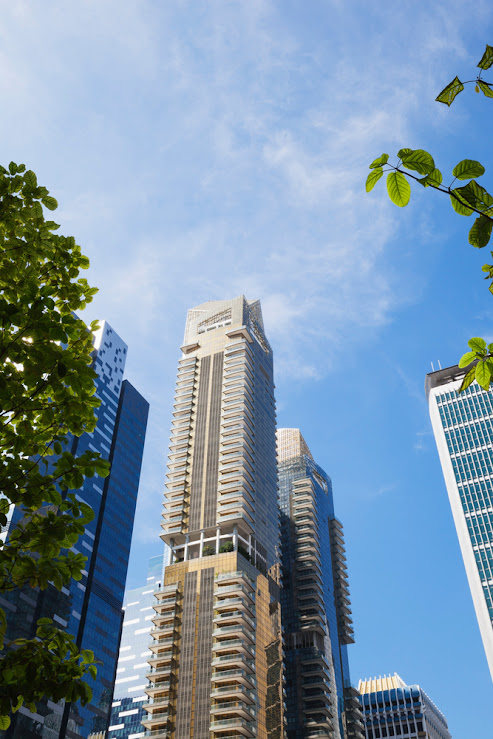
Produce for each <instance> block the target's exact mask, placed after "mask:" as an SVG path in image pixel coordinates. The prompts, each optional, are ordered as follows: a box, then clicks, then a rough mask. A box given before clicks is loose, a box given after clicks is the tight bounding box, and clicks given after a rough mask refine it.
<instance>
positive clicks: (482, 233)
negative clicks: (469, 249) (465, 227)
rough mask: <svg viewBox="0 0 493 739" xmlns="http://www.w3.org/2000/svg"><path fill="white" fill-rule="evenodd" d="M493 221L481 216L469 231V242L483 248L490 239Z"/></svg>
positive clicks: (477, 247)
mask: <svg viewBox="0 0 493 739" xmlns="http://www.w3.org/2000/svg"><path fill="white" fill-rule="evenodd" d="M492 227H493V222H492V221H490V219H489V218H486V216H483V215H481V216H479V217H478V218H476V220H475V221H474V223H473V225H472V228H471V230H470V231H469V243H470V244H472V246H475V247H476V249H482V248H483V247H484V246H486V244H487V243H488V242H489V240H490V236H491V229H492Z"/></svg>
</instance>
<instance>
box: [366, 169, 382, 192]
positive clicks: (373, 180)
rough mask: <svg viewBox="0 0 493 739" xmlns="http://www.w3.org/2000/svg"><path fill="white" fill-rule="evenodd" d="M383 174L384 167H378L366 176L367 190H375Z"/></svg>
mask: <svg viewBox="0 0 493 739" xmlns="http://www.w3.org/2000/svg"><path fill="white" fill-rule="evenodd" d="M382 175H383V169H382V168H381V167H379V168H378V169H373V170H372V171H371V172H370V174H369V175H368V177H367V178H366V192H370V190H373V188H374V187H375V185H376V184H377V182H378V180H379V179H380V177H382Z"/></svg>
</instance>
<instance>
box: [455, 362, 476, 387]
mask: <svg viewBox="0 0 493 739" xmlns="http://www.w3.org/2000/svg"><path fill="white" fill-rule="evenodd" d="M475 377H476V367H471V369H470V370H469V372H468V373H467V374H466V376H465V377H464V379H463V380H462V384H461V386H460V388H459V392H460V393H461V392H462V391H463V390H465V389H466V388H468V387H469V385H470V384H471V383H472V382H474V379H475Z"/></svg>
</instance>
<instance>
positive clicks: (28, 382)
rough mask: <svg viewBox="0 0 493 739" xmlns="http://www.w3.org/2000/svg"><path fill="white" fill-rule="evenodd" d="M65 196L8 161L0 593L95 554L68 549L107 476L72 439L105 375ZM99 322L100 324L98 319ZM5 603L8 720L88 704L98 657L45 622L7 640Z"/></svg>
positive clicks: (61, 576)
mask: <svg viewBox="0 0 493 739" xmlns="http://www.w3.org/2000/svg"><path fill="white" fill-rule="evenodd" d="M44 208H46V209H47V210H49V211H52V210H55V209H56V208H57V201H56V200H55V198H53V197H51V196H50V195H49V192H48V190H47V189H46V188H45V187H40V186H39V185H38V183H37V178H36V175H35V174H34V172H32V171H30V170H28V171H26V168H25V166H24V165H23V164H21V165H16V164H15V163H13V162H11V163H10V165H9V167H8V169H5V168H4V167H0V360H1V361H0V490H1V497H0V523H1V526H2V527H3V528H4V529H5V527H6V526H7V524H8V521H9V514H10V513H11V512H12V510H13V508H14V506H17V507H18V510H21V511H22V517H21V520H20V521H19V522H18V524H17V526H16V527H15V528H14V530H13V531H11V533H10V534H9V537H8V539H7V541H6V542H3V543H2V542H0V593H2V592H6V591H9V590H11V589H13V588H20V587H24V586H29V587H33V588H34V587H38V588H40V589H45V588H47V587H48V585H49V584H50V583H51V584H53V585H54V586H55V587H56V588H57V589H58V590H61V588H62V587H63V586H66V585H67V584H69V582H70V580H71V579H75V580H79V579H80V578H81V576H82V570H83V568H84V566H85V563H86V557H84V556H83V555H81V554H75V553H74V552H72V551H70V549H71V547H73V545H74V544H75V543H76V541H77V539H78V537H79V536H80V535H81V534H82V533H83V531H84V527H85V525H86V524H87V523H89V522H90V521H91V520H92V518H93V512H92V510H91V509H90V507H89V506H88V505H86V504H85V503H83V502H81V501H79V500H78V499H77V495H76V493H75V492H70V491H76V490H77V489H78V488H80V487H81V486H82V484H83V481H84V478H85V477H92V476H94V475H99V476H101V477H105V476H106V475H107V474H108V472H109V465H108V463H107V462H106V461H104V460H102V459H101V458H100V457H99V455H98V454H97V453H94V452H91V451H87V452H85V453H84V454H82V455H81V456H78V457H75V456H74V455H73V454H72V453H71V452H70V449H69V446H70V439H71V436H80V435H81V434H83V433H84V432H91V431H93V430H94V428H95V425H96V420H97V419H96V416H95V413H94V409H95V408H96V407H97V406H99V402H100V401H99V400H98V398H96V396H95V385H94V379H95V377H96V373H95V372H94V370H93V369H92V367H91V362H92V359H91V353H92V337H91V333H90V331H89V330H88V328H87V326H86V325H85V324H84V322H83V321H81V320H80V319H78V318H77V316H76V315H75V311H79V310H82V309H83V308H84V307H85V305H86V304H87V303H88V302H90V301H91V300H92V297H93V295H94V294H95V293H96V292H97V290H96V288H92V287H90V286H89V284H88V283H87V281H86V280H85V279H83V278H80V277H79V272H80V270H81V269H87V267H88V266H89V260H88V259H87V257H85V256H83V255H82V253H81V250H80V247H79V246H78V245H77V244H76V243H75V239H74V238H73V237H71V236H61V235H58V234H57V233H56V231H57V230H58V228H59V226H58V224H56V223H55V222H54V221H51V220H45V214H44ZM90 328H91V330H95V329H96V328H97V322H96V323H94V324H92V325H91V327H90ZM5 632H6V617H5V612H4V611H3V610H2V609H0V649H3V650H4V651H3V655H2V657H1V658H0V673H1V674H2V680H1V681H0V728H6V727H7V726H8V724H9V718H8V714H9V713H10V712H11V711H13V712H15V711H16V710H18V709H19V708H20V707H21V706H22V705H23V704H25V705H27V706H28V707H29V708H30V709H31V710H33V709H34V704H35V703H36V701H38V700H40V698H42V697H43V696H44V697H47V698H51V699H53V700H55V701H56V700H60V699H62V698H65V699H66V700H68V701H72V700H78V699H80V700H81V702H82V703H83V704H85V703H86V702H87V701H88V700H90V698H91V689H90V687H89V685H87V684H86V683H85V682H84V681H83V679H82V678H83V677H84V675H90V676H92V677H95V670H96V668H95V666H94V664H93V663H94V655H93V654H92V652H90V651H88V650H83V651H82V652H81V653H80V652H79V650H78V648H77V647H76V645H75V642H74V639H73V637H72V636H70V635H69V634H66V633H65V632H64V631H61V630H60V629H58V628H56V627H55V626H54V625H53V623H52V622H51V621H50V620H49V619H40V621H38V628H37V633H36V638H34V639H31V640H29V639H16V640H14V641H13V642H11V643H10V644H4V640H5Z"/></svg>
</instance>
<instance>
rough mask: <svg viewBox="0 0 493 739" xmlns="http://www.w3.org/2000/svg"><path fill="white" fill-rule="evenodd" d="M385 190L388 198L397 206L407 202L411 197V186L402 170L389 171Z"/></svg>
mask: <svg viewBox="0 0 493 739" xmlns="http://www.w3.org/2000/svg"><path fill="white" fill-rule="evenodd" d="M387 192H388V194H389V198H390V199H391V200H392V202H393V203H394V204H395V205H398V206H399V208H402V207H404V206H405V205H407V204H408V203H409V200H410V198H411V186H410V184H409V182H408V181H407V179H406V178H405V176H404V175H403V174H402V172H390V174H389V175H388V177H387Z"/></svg>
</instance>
